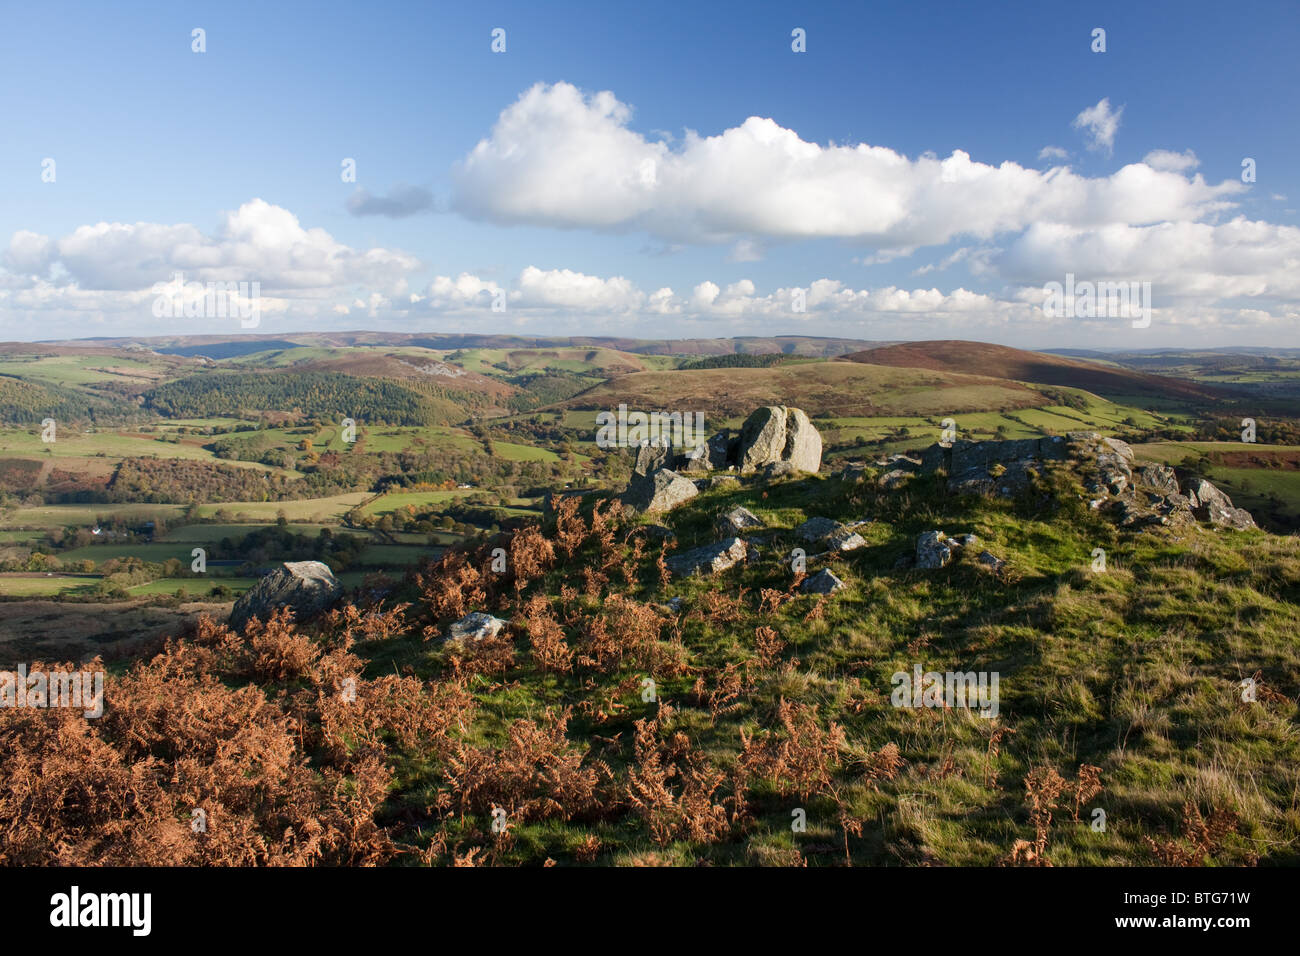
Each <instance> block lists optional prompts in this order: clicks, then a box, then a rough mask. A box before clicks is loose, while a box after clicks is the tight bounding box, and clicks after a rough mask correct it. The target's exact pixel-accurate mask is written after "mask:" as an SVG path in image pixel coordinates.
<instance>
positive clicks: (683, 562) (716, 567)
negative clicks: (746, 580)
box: [666, 538, 748, 578]
mask: <svg viewBox="0 0 1300 956" xmlns="http://www.w3.org/2000/svg"><path fill="white" fill-rule="evenodd" d="M747 553H748V548H747V547H746V545H745V542H744V541H742V540H741V539H740V538H728V539H727V540H725V541H718V542H715V543H714V544H706V545H704V546H702V547H699V548H692V549H691V550H690V551H684V552H682V553H681V554H678V555H674V556H673V557H671V558H669V559H668V560H667V562H666V563H667V565H668V570H669V571H671V572H672V573H673V574H676V575H678V576H679V577H684V578H688V577H692V576H694V575H697V574H701V575H702V574H718V573H719V572H722V571H726V570H729V569H730V568H733V567H735V566H736V565H737V564H739V563H740V562H741V561H744V560H745V557H746V555H747Z"/></svg>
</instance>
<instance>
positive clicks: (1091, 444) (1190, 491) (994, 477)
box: [877, 432, 1256, 530]
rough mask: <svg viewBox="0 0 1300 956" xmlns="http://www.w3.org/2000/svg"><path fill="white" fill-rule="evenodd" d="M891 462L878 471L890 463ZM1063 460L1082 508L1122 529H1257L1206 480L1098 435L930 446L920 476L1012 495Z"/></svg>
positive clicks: (892, 479) (893, 475)
mask: <svg viewBox="0 0 1300 956" xmlns="http://www.w3.org/2000/svg"><path fill="white" fill-rule="evenodd" d="M897 457H898V456H896V458H895V459H891V460H890V461H889V462H887V463H886V462H878V463H877V465H879V466H883V465H886V464H889V465H893V464H895V463H896V460H897ZM1067 459H1068V460H1069V461H1071V462H1073V463H1074V465H1075V467H1076V468H1077V469H1078V472H1079V474H1080V476H1081V477H1082V478H1083V482H1084V490H1085V491H1086V493H1087V495H1088V506H1089V507H1090V508H1091V509H1092V510H1094V511H1098V510H1105V511H1106V512H1108V513H1110V514H1112V515H1113V516H1114V518H1115V520H1116V521H1117V522H1118V523H1119V524H1120V525H1121V526H1123V527H1128V528H1132V527H1143V526H1147V525H1171V524H1178V523H1184V522H1188V521H1194V520H1197V519H1199V520H1201V521H1204V522H1207V523H1209V524H1210V525H1212V526H1214V527H1217V528H1231V529H1236V530H1246V529H1250V528H1254V527H1255V526H1256V525H1255V521H1254V519H1253V518H1252V517H1251V515H1250V512H1248V511H1246V510H1245V509H1242V508H1237V507H1235V506H1234V505H1233V504H1232V500H1231V499H1230V498H1229V497H1228V496H1227V495H1225V494H1224V493H1223V492H1222V491H1220V490H1219V489H1218V488H1216V487H1215V486H1214V485H1213V484H1211V483H1210V482H1209V481H1206V480H1205V479H1204V478H1192V479H1188V480H1186V481H1184V482H1183V483H1182V484H1181V486H1180V484H1179V479H1178V474H1177V472H1176V471H1175V470H1174V469H1173V468H1170V467H1169V466H1167V465H1138V464H1137V463H1136V462H1135V456H1134V453H1133V449H1132V448H1131V447H1129V445H1128V444H1127V443H1126V442H1123V441H1121V440H1119V439H1118V438H1103V437H1102V436H1101V435H1099V434H1097V433H1096V432H1070V433H1069V434H1067V435H1065V436H1050V437H1047V438H1027V439H1018V440H1014V441H987V442H964V441H959V442H954V443H953V444H952V445H951V447H946V446H944V445H940V444H936V445H931V446H930V447H929V448H927V449H926V450H925V452H924V454H923V455H922V457H921V465H920V470H921V471H922V472H926V473H933V472H935V471H939V470H941V469H942V470H943V471H944V472H945V473H946V474H947V476H948V490H949V491H951V492H954V493H956V494H985V495H998V496H1003V497H1013V496H1015V495H1017V494H1019V493H1020V492H1022V491H1024V490H1025V489H1026V488H1028V487H1029V486H1030V485H1031V484H1032V482H1033V480H1034V477H1035V476H1036V475H1038V474H1041V473H1042V471H1043V468H1044V465H1045V463H1047V462H1051V461H1062V460H1067ZM901 471H904V469H903V468H896V469H894V470H891V471H890V472H889V473H888V474H886V475H884V476H882V478H881V479H880V482H881V484H882V486H883V487H886V488H894V487H898V486H899V485H901V484H902V483H903V482H904V481H905V480H906V479H905V477H904V476H903V475H902V474H899V472H901ZM887 479H888V480H887Z"/></svg>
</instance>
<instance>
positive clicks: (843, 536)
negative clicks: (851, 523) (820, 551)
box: [822, 528, 867, 552]
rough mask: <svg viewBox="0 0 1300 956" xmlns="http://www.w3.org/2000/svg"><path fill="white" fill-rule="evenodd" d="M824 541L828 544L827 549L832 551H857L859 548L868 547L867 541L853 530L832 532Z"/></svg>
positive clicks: (844, 529) (843, 529) (842, 529)
mask: <svg viewBox="0 0 1300 956" xmlns="http://www.w3.org/2000/svg"><path fill="white" fill-rule="evenodd" d="M822 540H824V541H825V542H826V547H827V548H829V549H830V550H831V551H840V552H844V551H856V550H858V548H865V547H866V546H867V539H866V538H864V537H862V535H860V534H858V533H857V532H856V531H854V530H853V529H852V528H840V529H839V530H837V531H832V532H831V533H830V534H828V535H827V536H826V537H825V538H824V539H822Z"/></svg>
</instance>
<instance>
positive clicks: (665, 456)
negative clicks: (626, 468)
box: [632, 442, 673, 477]
mask: <svg viewBox="0 0 1300 956" xmlns="http://www.w3.org/2000/svg"><path fill="white" fill-rule="evenodd" d="M672 458H673V450H672V449H671V448H669V447H668V445H667V444H666V443H660V442H646V443H645V444H644V445H641V446H639V447H638V448H637V450H636V463H635V464H634V465H633V466H632V474H634V475H640V476H642V477H644V476H646V475H649V474H650V473H651V472H654V471H657V470H659V469H660V468H668V467H671V465H672Z"/></svg>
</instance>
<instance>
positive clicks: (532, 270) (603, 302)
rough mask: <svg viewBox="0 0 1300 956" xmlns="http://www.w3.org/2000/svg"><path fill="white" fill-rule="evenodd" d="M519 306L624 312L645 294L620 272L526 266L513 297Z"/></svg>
mask: <svg viewBox="0 0 1300 956" xmlns="http://www.w3.org/2000/svg"><path fill="white" fill-rule="evenodd" d="M512 298H513V300H514V301H515V302H517V303H518V305H520V306H521V307H524V308H527V307H530V306H537V307H542V308H554V307H560V308H570V309H585V310H600V311H604V312H627V311H631V310H634V309H636V308H638V307H639V306H640V305H641V303H642V302H644V301H645V295H644V294H643V293H641V292H640V291H639V290H638V289H637V288H636V286H634V285H633V284H632V283H631V282H630V281H629V280H627V279H625V278H623V277H622V276H614V277H613V278H611V279H602V278H600V277H599V276H591V275H585V274H583V273H581V272H573V271H571V270H569V269H551V270H549V271H543V270H542V269H538V268H537V267H536V266H528V267H527V268H526V269H524V271H523V272H521V273H520V274H519V288H518V291H517V293H516V294H515V296H513V297H512Z"/></svg>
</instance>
